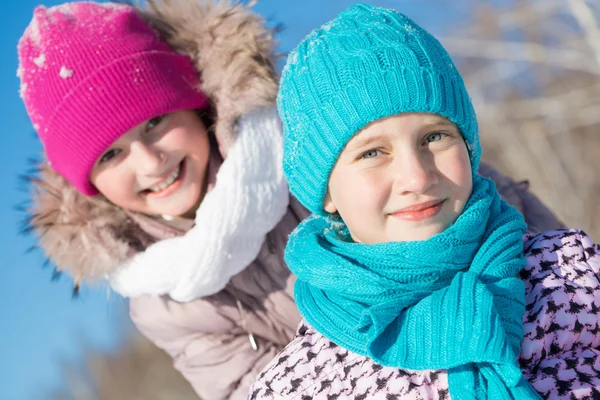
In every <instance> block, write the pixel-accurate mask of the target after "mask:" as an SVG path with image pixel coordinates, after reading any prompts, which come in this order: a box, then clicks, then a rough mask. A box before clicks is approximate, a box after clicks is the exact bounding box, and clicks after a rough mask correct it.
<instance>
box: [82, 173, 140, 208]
mask: <svg viewBox="0 0 600 400" xmlns="http://www.w3.org/2000/svg"><path fill="white" fill-rule="evenodd" d="M133 182H134V177H133V176H132V175H131V174H129V173H127V172H126V171H122V170H119V169H118V168H113V169H108V170H106V171H103V172H101V173H100V174H98V175H97V176H95V177H94V179H92V183H93V184H94V186H95V187H96V189H98V191H99V192H100V193H101V194H102V195H104V197H106V198H107V199H108V200H109V201H111V202H112V203H114V204H116V205H118V206H121V207H124V208H127V206H128V205H129V203H130V202H132V201H134V198H136V196H135V195H134V193H133Z"/></svg>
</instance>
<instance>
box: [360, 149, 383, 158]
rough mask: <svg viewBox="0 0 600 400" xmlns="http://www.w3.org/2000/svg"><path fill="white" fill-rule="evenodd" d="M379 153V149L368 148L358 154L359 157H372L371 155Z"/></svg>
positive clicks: (374, 155) (375, 155)
mask: <svg viewBox="0 0 600 400" xmlns="http://www.w3.org/2000/svg"><path fill="white" fill-rule="evenodd" d="M380 153H381V151H379V150H377V149H373V150H369V151H367V152H365V153H363V154H362V155H361V156H360V158H373V157H377V156H378V155H379V154H380Z"/></svg>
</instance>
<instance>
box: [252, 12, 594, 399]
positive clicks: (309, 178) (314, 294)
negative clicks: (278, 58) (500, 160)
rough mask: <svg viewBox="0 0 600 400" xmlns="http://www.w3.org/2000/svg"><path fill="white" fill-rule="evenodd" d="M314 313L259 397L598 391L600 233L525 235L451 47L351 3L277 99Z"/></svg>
mask: <svg viewBox="0 0 600 400" xmlns="http://www.w3.org/2000/svg"><path fill="white" fill-rule="evenodd" d="M278 108H279V112H280V115H281V118H282V120H283V126H284V171H285V174H286V177H287V179H288V183H289V186H290V190H291V192H292V193H293V194H294V195H295V196H296V197H297V198H298V199H299V200H300V202H301V203H302V204H303V205H304V206H305V207H306V208H308V209H309V210H310V211H311V212H312V213H313V215H312V216H311V217H309V218H308V219H306V220H305V221H303V222H302V223H301V224H300V225H299V226H298V228H297V229H296V230H295V231H294V232H293V233H292V234H291V236H290V238H289V242H288V245H287V248H286V262H287V263H288V266H289V267H290V269H291V270H292V272H293V273H294V274H295V275H296V277H297V281H296V285H295V299H296V304H297V306H298V309H299V311H300V313H301V314H302V316H303V318H304V321H303V323H302V324H301V326H300V328H299V330H298V332H297V336H296V338H295V339H294V340H293V341H292V342H291V343H290V344H289V345H288V346H287V347H286V348H285V349H284V350H283V351H282V352H281V353H280V354H279V356H278V357H276V358H275V359H274V360H273V361H272V362H271V363H270V364H269V365H268V366H267V367H266V368H265V369H264V370H263V372H262V374H260V375H259V378H258V380H257V381H256V382H255V384H254V385H253V387H252V389H251V393H250V396H251V398H252V399H267V398H269V399H272V398H276V399H292V398H295V399H304V398H316V399H319V398H323V399H325V398H327V399H330V398H335V399H346V398H369V399H399V398H402V399H448V398H452V399H492V398H493V399H519V400H520V399H539V398H551V399H583V398H588V399H589V398H600V390H599V389H598V388H599V387H600V313H599V310H600V247H599V246H598V245H597V244H595V243H594V242H593V241H592V240H591V238H590V237H589V236H587V235H586V234H585V233H584V232H582V231H581V230H564V229H563V230H555V231H548V232H544V233H542V234H538V235H532V234H527V233H526V232H527V225H526V223H525V221H524V218H523V216H522V215H521V214H520V213H519V212H518V211H517V210H516V209H515V208H514V207H513V206H511V205H509V204H508V203H506V202H505V201H504V200H502V198H501V197H500V195H499V193H498V191H497V188H496V185H495V184H494V182H493V181H491V180H490V179H488V178H485V177H483V176H481V175H480V174H479V173H478V166H479V161H480V157H481V147H480V141H479V134H478V127H477V119H476V116H475V111H474V109H473V106H472V104H471V101H470V99H469V96H468V93H467V91H466V88H465V85H464V82H463V80H462V78H461V76H460V73H459V72H458V70H457V69H456V67H455V65H454V63H453V62H452V60H451V59H450V57H449V55H448V54H447V53H446V51H445V50H444V48H443V47H442V46H441V44H440V43H439V42H438V41H437V40H436V39H435V38H434V37H433V36H431V35H430V34H429V33H428V32H426V31H425V30H424V29H422V28H421V27H419V26H418V25H416V24H415V23H414V22H413V21H412V20H410V19H409V18H407V17H406V16H404V15H402V14H399V13H397V12H395V11H392V10H386V9H381V8H374V7H370V6H366V5H356V6H352V7H350V8H349V9H347V10H346V11H344V12H342V13H341V14H340V15H339V16H338V17H337V18H336V19H334V20H333V21H332V22H330V23H328V24H326V25H324V26H323V27H321V28H320V29H317V30H315V31H313V32H312V33H311V34H310V35H309V36H308V37H307V38H306V39H304V41H302V43H300V45H299V46H298V47H297V49H296V50H294V51H293V52H292V53H291V54H290V56H289V58H288V62H287V65H286V67H285V68H284V71H283V75H282V80H281V85H280V89H279V95H278Z"/></svg>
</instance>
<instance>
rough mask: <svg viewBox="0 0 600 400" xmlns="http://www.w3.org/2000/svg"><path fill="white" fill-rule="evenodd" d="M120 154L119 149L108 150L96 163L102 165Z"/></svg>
mask: <svg viewBox="0 0 600 400" xmlns="http://www.w3.org/2000/svg"><path fill="white" fill-rule="evenodd" d="M120 152H121V150H119V149H110V150H108V151H107V152H106V153H104V154H103V155H102V157H100V160H99V161H98V163H99V164H102V163H105V162H107V161H110V160H112V159H113V158H115V157H116V156H117V155H119V153H120Z"/></svg>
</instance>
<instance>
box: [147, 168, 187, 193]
mask: <svg viewBox="0 0 600 400" xmlns="http://www.w3.org/2000/svg"><path fill="white" fill-rule="evenodd" d="M179 172H181V165H179V166H178V167H177V168H176V169H175V171H173V173H172V174H171V175H169V177H168V178H167V179H166V180H165V181H164V182H163V183H161V184H160V185H156V186H152V187H149V188H148V190H149V191H151V192H160V191H161V190H164V189H166V188H167V187H168V186H170V185H171V184H172V183H173V182H175V179H177V177H179Z"/></svg>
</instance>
